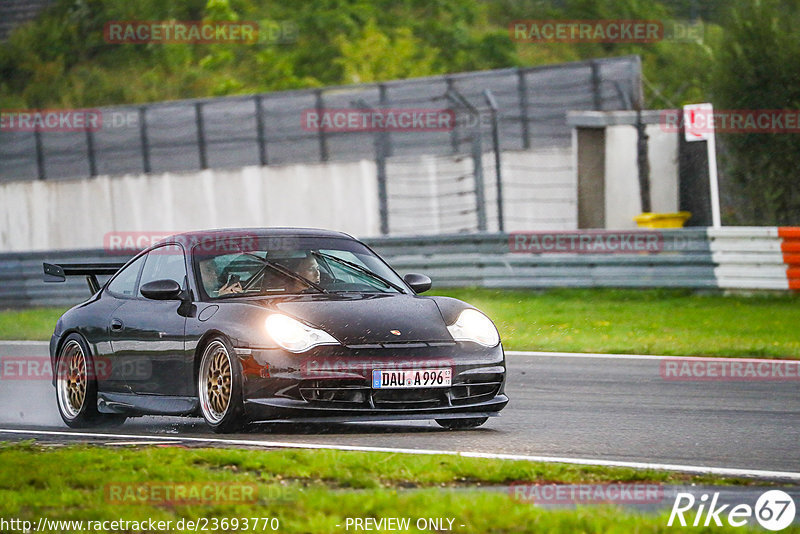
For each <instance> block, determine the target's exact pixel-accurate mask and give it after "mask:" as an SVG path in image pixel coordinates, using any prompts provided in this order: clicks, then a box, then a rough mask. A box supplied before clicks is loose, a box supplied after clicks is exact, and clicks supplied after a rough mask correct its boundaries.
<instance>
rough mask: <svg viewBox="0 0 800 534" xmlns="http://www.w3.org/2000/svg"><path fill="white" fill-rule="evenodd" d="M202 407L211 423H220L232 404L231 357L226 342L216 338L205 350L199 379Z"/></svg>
mask: <svg viewBox="0 0 800 534" xmlns="http://www.w3.org/2000/svg"><path fill="white" fill-rule="evenodd" d="M198 390H199V392H200V407H201V409H202V410H203V415H204V416H205V418H206V419H207V420H208V421H209V422H211V423H215V424H216V423H219V422H220V421H222V419H223V418H224V417H225V414H226V413H227V412H228V408H229V407H230V404H231V392H232V376H231V359H230V354H229V353H228V349H227V348H226V347H225V344H224V343H222V342H221V341H219V340H214V341H212V342H211V343H209V344H208V346H207V347H206V350H205V351H204V352H203V359H202V361H201V363H200V374H199V380H198Z"/></svg>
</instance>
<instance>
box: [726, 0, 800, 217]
mask: <svg viewBox="0 0 800 534" xmlns="http://www.w3.org/2000/svg"><path fill="white" fill-rule="evenodd" d="M798 24H800V2H798V1H797V0H737V1H736V2H735V6H734V9H733V12H732V16H731V19H730V21H729V23H728V24H727V26H726V29H727V31H726V32H725V35H724V38H723V42H722V45H721V47H720V52H719V55H718V58H717V62H716V65H715V71H714V78H713V89H714V103H715V105H716V107H717V108H718V109H734V110H735V109H763V110H778V109H785V110H793V111H795V112H796V111H797V110H798V109H800V34H798V33H797V31H796V28H797V25H798ZM724 137H725V138H724V142H725V143H726V145H727V146H728V148H729V150H730V153H731V154H730V157H729V159H728V161H727V163H728V169H729V177H730V178H731V179H732V180H733V181H734V183H735V184H736V186H738V189H739V193H740V196H741V197H744V198H747V199H749V200H750V205H749V209H748V210H747V211H745V212H743V213H737V214H734V215H736V216H737V218H738V219H739V221H740V222H744V223H757V224H784V225H790V224H799V223H800V220H799V219H798V214H800V192H798V187H797V174H796V173H797V162H798V161H800V137H799V136H798V135H797V134H764V133H753V134H730V135H726V136H724Z"/></svg>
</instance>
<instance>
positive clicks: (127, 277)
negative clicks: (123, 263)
mask: <svg viewBox="0 0 800 534" xmlns="http://www.w3.org/2000/svg"><path fill="white" fill-rule="evenodd" d="M146 257H147V256H146V255H145V256H141V257H140V258H139V259H137V260H136V261H135V262H133V263H131V264H130V265H128V266H127V267H125V268H124V269H122V270H121V271H120V272H119V273H117V275H116V276H115V277H114V279H113V280H112V281H111V283H110V284H108V290H109V291H110V292H112V293H114V294H115V295H117V296H121V297H133V296H134V295H133V292H134V291H135V290H136V279H137V278H138V277H139V271H141V270H142V265H143V264H144V260H145V258H146Z"/></svg>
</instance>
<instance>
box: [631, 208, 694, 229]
mask: <svg viewBox="0 0 800 534" xmlns="http://www.w3.org/2000/svg"><path fill="white" fill-rule="evenodd" d="M691 216H692V214H691V213H689V212H688V211H679V212H678V213H642V214H639V215H637V216H636V217H634V218H633V220H634V221H636V224H637V225H639V227H640V228H683V224H684V223H685V222H686V221H687V220H689V217H691Z"/></svg>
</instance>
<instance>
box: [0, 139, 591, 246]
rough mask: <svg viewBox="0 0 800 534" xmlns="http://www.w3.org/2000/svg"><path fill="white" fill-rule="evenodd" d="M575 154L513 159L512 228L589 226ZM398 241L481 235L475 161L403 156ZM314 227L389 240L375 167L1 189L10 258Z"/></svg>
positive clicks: (396, 182) (492, 209)
mask: <svg viewBox="0 0 800 534" xmlns="http://www.w3.org/2000/svg"><path fill="white" fill-rule="evenodd" d="M571 154H572V152H571V150H570V149H547V150H541V151H529V152H519V151H517V152H504V153H503V177H504V184H505V189H504V194H503V197H504V198H505V200H506V203H505V208H504V211H505V214H506V221H507V222H506V229H507V230H536V229H540V230H569V229H574V228H576V225H577V212H576V206H577V200H576V195H577V193H576V185H575V178H574V173H573V169H572V167H573V166H572V163H571V157H572V156H571ZM483 168H484V169H485V173H486V177H485V186H486V187H485V189H486V207H487V209H486V212H487V220H488V223H489V224H488V228H489V230H490V231H495V230H496V229H497V209H496V206H497V189H496V186H495V173H494V155H493V154H492V153H487V154H484V159H483ZM387 170H388V173H387V174H388V179H387V182H388V184H387V189H388V203H389V228H390V233H391V234H392V235H403V234H406V235H407V234H434V233H442V232H459V231H475V229H476V228H477V226H476V210H477V208H476V202H475V194H474V179H473V177H472V173H473V162H472V159H471V158H470V157H465V156H463V155H458V156H419V157H415V158H392V159H390V160H389V162H388V164H387ZM256 226H308V227H317V228H327V229H331V230H339V231H343V232H347V233H349V234H352V235H356V236H360V237H370V236H377V235H379V234H380V216H379V208H378V192H377V170H376V167H375V164H374V162H372V161H360V162H351V163H328V164H314V165H287V166H269V167H243V168H239V169H229V170H219V169H218V170H205V171H198V172H186V173H163V174H152V175H124V176H116V177H110V176H99V177H96V178H86V179H79V180H59V181H52V182H51V181H26V182H8V183H0V252H3V251H5V252H10V251H25V250H66V249H80V248H95V249H96V248H102V247H103V246H104V236H106V234H108V233H109V232H136V231H139V232H147V233H150V234H163V235H169V234H172V233H177V232H183V231H189V230H201V229H209V228H233V227H256Z"/></svg>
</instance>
